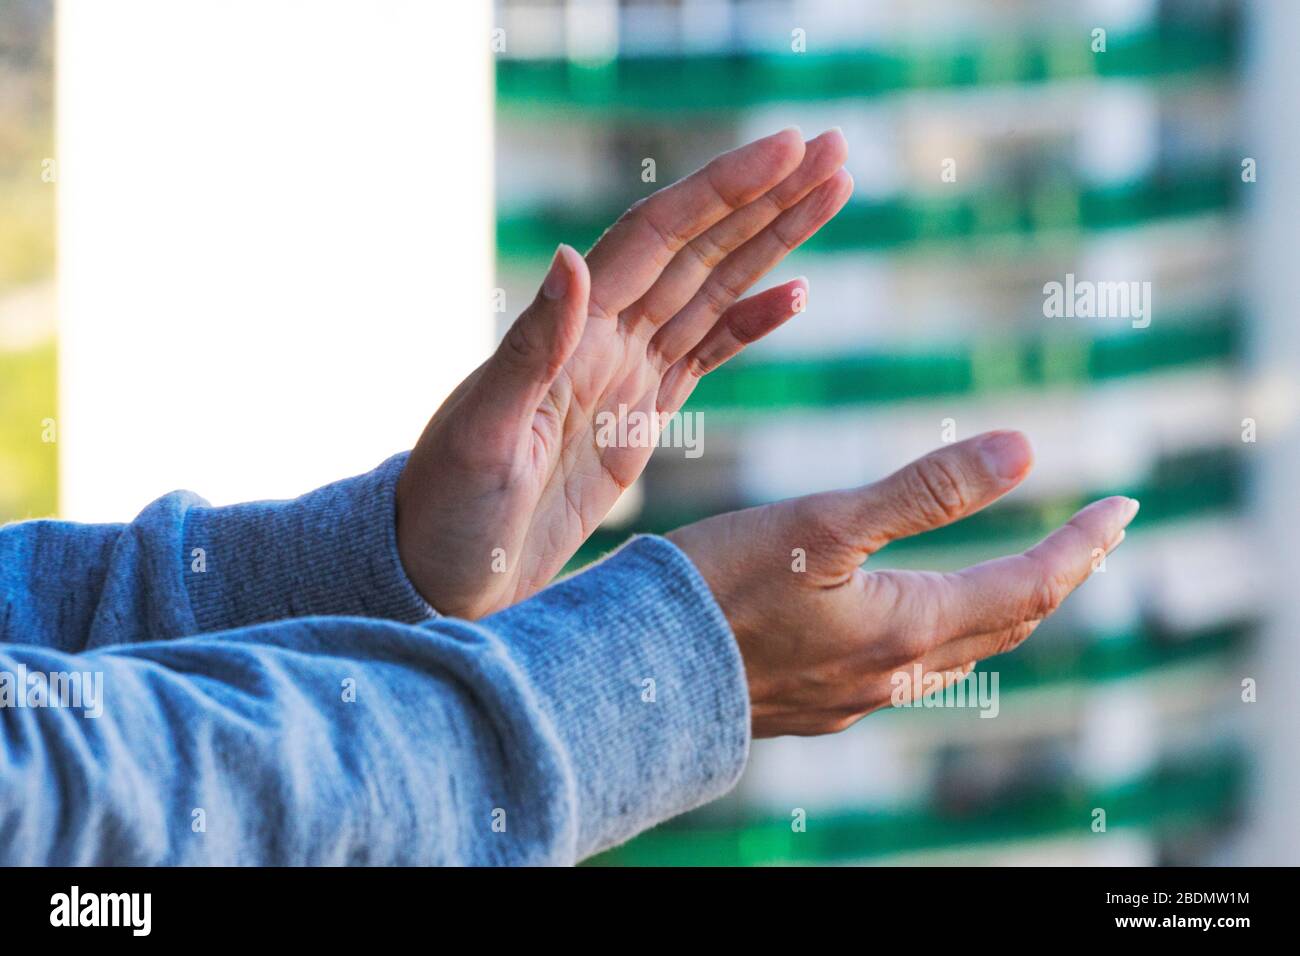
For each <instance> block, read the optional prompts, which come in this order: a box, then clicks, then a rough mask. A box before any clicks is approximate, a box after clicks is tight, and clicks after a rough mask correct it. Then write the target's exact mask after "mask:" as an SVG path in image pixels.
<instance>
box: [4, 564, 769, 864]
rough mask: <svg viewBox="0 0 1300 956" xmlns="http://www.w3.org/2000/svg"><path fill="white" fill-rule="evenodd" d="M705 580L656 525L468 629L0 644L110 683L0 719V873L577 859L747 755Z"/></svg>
mask: <svg viewBox="0 0 1300 956" xmlns="http://www.w3.org/2000/svg"><path fill="white" fill-rule="evenodd" d="M703 587H704V586H703V584H702V583H701V582H700V581H699V580H698V577H696V576H695V575H694V572H693V571H692V570H691V569H690V567H689V564H687V563H686V562H685V560H684V559H682V558H681V557H680V555H679V554H677V553H676V552H675V550H674V549H672V546H671V545H668V544H667V543H666V542H664V541H662V540H659V539H651V540H646V541H642V542H638V543H636V544H634V545H632V546H631V547H629V548H627V549H625V550H624V551H623V552H621V553H619V554H617V555H615V556H614V557H613V558H611V559H610V560H609V561H607V562H605V563H603V564H602V565H600V566H598V567H597V568H595V569H592V570H590V571H588V572H586V573H584V574H582V575H579V576H577V577H575V578H573V579H571V580H569V581H567V582H565V583H563V584H561V585H558V586H556V587H554V588H552V589H548V590H547V591H545V592H543V593H542V594H539V595H538V596H537V597H535V598H533V599H531V600H529V601H527V602H524V603H523V604H521V605H518V606H516V607H515V608H512V609H510V610H509V611H506V612H503V613H501V614H499V615H496V616H494V617H492V618H489V619H487V620H485V621H482V622H479V623H477V624H470V623H466V622H461V621H454V620H448V619H440V620H436V621H431V622H426V623H425V624H423V625H420V626H411V625H404V624H399V623H396V622H389V621H380V620H364V619H358V618H347V619H339V618H331V619H323V618H312V619H304V620H298V621H286V622H282V623H279V624H269V625H262V626H258V627H253V628H246V629H242V630H238V631H229V632H224V633H221V634H216V635H212V636H207V637H199V638H186V639H183V640H174V641H166V642H150V643H141V644H135V645H131V646H115V647H111V648H107V649H104V650H100V651H94V652H90V653H85V654H78V655H72V654H66V653H61V652H58V651H53V650H48V649H44V648H34V647H12V646H11V647H0V673H3V672H9V673H10V674H16V673H18V672H20V671H22V670H24V669H25V670H26V672H27V673H28V674H30V673H41V674H45V675H51V674H56V675H57V674H70V673H73V672H77V673H91V674H96V673H98V674H101V675H102V677H101V678H100V679H101V680H102V695H101V697H100V699H99V700H100V708H101V713H100V714H99V716H95V717H91V716H86V715H84V714H83V713H82V712H81V711H78V710H75V709H70V708H67V707H52V706H14V705H13V704H12V703H11V705H10V706H5V707H0V722H3V728H2V729H3V733H0V832H3V833H5V834H6V835H7V838H6V840H5V841H3V842H0V863H5V864H42V865H44V864H107V863H117V864H177V863H180V864H215V863H240V864H274V863H297V864H343V863H375V864H379V863H391V864H400V863H410V864H429V863H452V864H504V863H556V864H566V863H572V862H574V861H576V860H578V859H580V858H582V857H583V856H585V855H588V854H590V853H592V852H596V851H598V850H599V849H602V848H604V847H606V846H609V845H611V844H612V843H614V842H617V841H619V840H622V839H625V838H627V837H628V836H630V835H632V834H633V833H635V832H638V831H639V830H641V829H644V828H646V827H649V826H652V825H654V824H656V823H658V822H660V821H661V820H663V819H666V818H667V817H669V816H672V815H674V814H676V813H680V812H682V811H683V810H686V809H689V808H690V807H692V806H695V805H697V804H699V803H701V802H703V801H705V800H707V799H710V798H712V797H715V796H717V795H719V794H721V793H722V792H723V791H725V789H727V788H728V787H729V786H730V785H731V784H732V783H733V782H734V780H735V778H736V776H737V775H738V773H739V771H740V768H741V767H742V766H743V763H744V759H745V753H746V747H747V744H748V710H747V697H746V695H745V685H744V675H743V671H742V668H741V664H740V660H739V655H738V653H737V651H736V648H735V646H734V642H733V641H732V639H731V635H730V633H729V632H728V631H727V629H726V626H725V623H724V622H723V621H722V619H721V616H720V614H719V612H718V610H717V608H716V606H714V605H713V604H712V602H711V599H710V598H708V595H707V591H705V590H703ZM647 679H649V680H652V681H654V685H653V686H654V692H653V693H650V694H647V685H646V683H645V681H646V680H647ZM83 709H84V708H83Z"/></svg>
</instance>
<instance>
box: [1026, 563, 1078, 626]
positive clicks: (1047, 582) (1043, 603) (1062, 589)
mask: <svg viewBox="0 0 1300 956" xmlns="http://www.w3.org/2000/svg"><path fill="white" fill-rule="evenodd" d="M1069 593H1070V585H1069V582H1068V581H1067V580H1066V579H1065V578H1064V577H1063V576H1062V575H1060V574H1049V575H1046V576H1045V577H1043V579H1042V580H1041V581H1039V582H1038V586H1037V588H1036V589H1035V591H1034V595H1033V597H1032V598H1031V603H1030V607H1029V609H1028V610H1029V615H1028V616H1029V618H1030V619H1031V620H1034V621H1041V620H1042V619H1043V618H1045V617H1048V616H1049V615H1051V614H1052V613H1053V612H1054V611H1056V609H1057V608H1059V607H1060V606H1061V602H1063V601H1064V600H1065V597H1066V595H1067V594H1069Z"/></svg>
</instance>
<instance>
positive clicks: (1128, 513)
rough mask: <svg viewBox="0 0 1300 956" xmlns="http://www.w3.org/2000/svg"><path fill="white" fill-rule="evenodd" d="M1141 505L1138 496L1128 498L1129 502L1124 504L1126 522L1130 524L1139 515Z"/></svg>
mask: <svg viewBox="0 0 1300 956" xmlns="http://www.w3.org/2000/svg"><path fill="white" fill-rule="evenodd" d="M1141 507H1142V502H1140V501H1138V500H1137V499H1136V498H1130V499H1128V503H1127V504H1126V505H1124V523H1125V524H1128V523H1129V522H1130V521H1132V520H1133V519H1134V518H1135V517H1137V513H1138V509H1139V508H1141Z"/></svg>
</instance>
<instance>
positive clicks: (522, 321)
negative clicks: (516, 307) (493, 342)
mask: <svg viewBox="0 0 1300 956" xmlns="http://www.w3.org/2000/svg"><path fill="white" fill-rule="evenodd" d="M533 326H534V323H532V322H529V321H528V317H527V315H523V316H520V317H519V318H518V319H516V320H515V322H514V324H513V325H511V326H510V328H509V329H508V330H507V331H506V334H505V337H504V338H503V339H502V340H501V355H502V357H503V358H504V359H505V360H506V361H508V362H511V363H513V364H516V365H526V364H528V363H530V362H532V361H533V359H534V358H535V357H536V355H537V351H538V349H539V348H540V347H541V343H540V342H539V341H538V339H537V335H536V332H535V330H534V328H533Z"/></svg>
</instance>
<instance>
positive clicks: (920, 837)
mask: <svg viewBox="0 0 1300 956" xmlns="http://www.w3.org/2000/svg"><path fill="white" fill-rule="evenodd" d="M1246 774H1247V767H1246V760H1245V758H1244V757H1243V756H1242V755H1241V754H1239V753H1236V752H1233V751H1228V752H1224V753H1221V754H1218V755H1216V756H1215V757H1214V758H1213V759H1212V760H1211V761H1210V762H1208V763H1206V764H1203V765H1199V766H1173V765H1171V766H1167V767H1163V768H1161V769H1159V770H1156V771H1155V772H1153V773H1152V774H1150V775H1149V776H1148V777H1146V778H1144V779H1142V780H1140V781H1137V782H1135V783H1132V784H1129V785H1125V786H1118V787H1114V788H1109V789H1105V790H1100V791H1093V792H1087V791H1082V790H1081V789H1080V788H1078V787H1077V786H1070V785H1065V786H1052V785H1049V786H1042V785H1040V784H1037V783H1036V781H1034V780H1022V781H1018V782H1017V783H1016V785H1015V787H1014V788H1011V787H1008V789H1007V792H1006V793H1005V794H1003V795H1000V796H999V797H998V798H997V800H996V802H995V803H994V805H992V806H990V807H987V808H982V809H976V810H973V811H965V812H963V811H960V810H957V809H956V808H954V809H953V810H951V811H949V812H944V811H943V810H942V809H939V808H933V809H931V808H917V809H914V810H901V811H893V812H885V811H881V812H856V813H838V814H831V815H823V814H818V813H812V814H810V815H809V817H808V820H807V830H806V832H803V833H795V832H793V831H792V829H791V817H775V818H772V819H770V820H765V821H758V822H753V823H748V824H743V825H740V826H736V827H730V828H724V827H716V826H715V827H701V826H689V825H684V824H682V823H676V824H671V825H668V826H664V827H660V828H659V829H656V830H651V831H649V832H648V833H645V834H643V835H642V836H640V837H638V838H637V839H635V840H633V841H632V842H631V843H628V844H626V845H624V846H622V847H619V848H618V849H616V850H612V851H610V852H608V853H605V854H603V855H601V856H599V857H596V858H595V859H594V860H593V861H592V862H593V863H594V864H595V865H607V866H608V865H613V866H691V865H696V866H700V865H714V866H755V865H762V864H780V863H810V864H815V863H835V862H845V861H851V860H857V859H871V858H876V857H881V856H885V855H890V854H899V853H915V852H919V851H925V850H936V849H944V848H952V847H959V846H961V847H965V846H973V845H987V844H994V843H1000V842H1007V841H1019V840H1030V839H1044V838H1052V837H1069V836H1078V837H1079V838H1080V839H1094V840H1102V839H1105V834H1101V833H1094V832H1092V829H1091V826H1092V821H1093V809H1094V808H1096V807H1101V808H1104V809H1105V811H1106V828H1107V832H1114V831H1119V830H1131V829H1134V828H1138V829H1144V830H1154V831H1157V832H1161V831H1171V832H1177V833H1179V834H1183V835H1185V834H1186V832H1187V830H1188V829H1189V828H1191V827H1197V828H1207V829H1212V830H1214V831H1216V832H1217V831H1220V830H1221V829H1222V827H1223V825H1224V823H1225V822H1229V821H1230V820H1231V818H1232V816H1233V815H1234V813H1235V811H1236V809H1237V808H1238V807H1239V806H1240V805H1241V802H1242V800H1243V799H1244V797H1245V784H1246ZM687 819H688V820H689V818H687Z"/></svg>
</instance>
